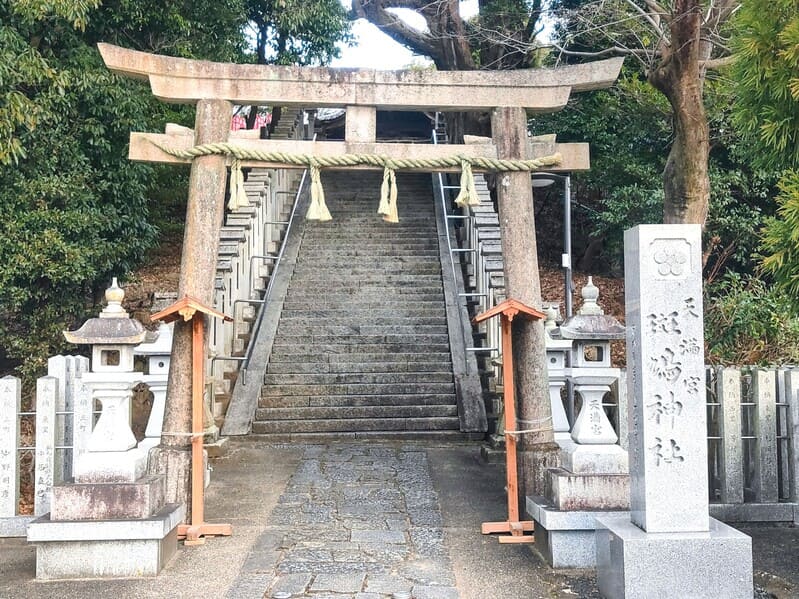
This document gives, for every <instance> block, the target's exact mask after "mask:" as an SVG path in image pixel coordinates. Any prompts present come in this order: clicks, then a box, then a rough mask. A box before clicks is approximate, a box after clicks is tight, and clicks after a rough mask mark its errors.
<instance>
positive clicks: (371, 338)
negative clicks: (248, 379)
mask: <svg viewBox="0 0 799 599" xmlns="http://www.w3.org/2000/svg"><path fill="white" fill-rule="evenodd" d="M276 339H279V340H280V344H281V345H307V344H309V343H311V344H316V345H331V344H338V345H354V346H359V345H377V344H381V343H382V344H387V345H394V344H404V343H411V344H414V345H421V344H424V343H430V344H434V345H448V344H449V335H447V334H442V335H436V334H426V333H424V332H418V333H416V332H411V333H405V334H387V335H300V334H297V335H291V334H287V333H281V332H280V329H278V336H277V337H276Z"/></svg>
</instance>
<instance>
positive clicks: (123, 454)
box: [73, 448, 147, 483]
mask: <svg viewBox="0 0 799 599" xmlns="http://www.w3.org/2000/svg"><path fill="white" fill-rule="evenodd" d="M146 470H147V452H146V451H144V450H143V449H139V448H133V449H129V450H128V451H99V452H87V453H84V454H82V455H80V456H79V457H78V459H77V460H76V463H75V468H74V470H73V476H74V478H75V482H76V483H132V482H135V481H137V480H139V479H140V478H141V477H142V475H144V472H145V471H146Z"/></svg>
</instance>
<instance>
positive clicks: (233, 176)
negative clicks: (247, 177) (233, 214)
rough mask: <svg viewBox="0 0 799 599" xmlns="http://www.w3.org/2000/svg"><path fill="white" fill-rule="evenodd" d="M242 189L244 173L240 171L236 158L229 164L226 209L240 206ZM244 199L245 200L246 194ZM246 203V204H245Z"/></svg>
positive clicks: (239, 164)
mask: <svg viewBox="0 0 799 599" xmlns="http://www.w3.org/2000/svg"><path fill="white" fill-rule="evenodd" d="M240 189H241V191H242V192H243V191H244V175H243V174H242V172H241V163H239V161H238V160H237V159H235V158H234V159H233V162H232V163H231V165H230V199H229V200H228V203H227V207H228V210H231V211H232V210H236V209H238V208H240V207H241V203H240V201H241V195H242V193H240V191H239V190H240ZM244 195H245V201H246V194H244ZM245 205H246V204H245Z"/></svg>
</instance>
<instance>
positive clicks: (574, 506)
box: [547, 468, 630, 511]
mask: <svg viewBox="0 0 799 599" xmlns="http://www.w3.org/2000/svg"><path fill="white" fill-rule="evenodd" d="M548 475H549V481H548V484H549V493H548V494H547V496H548V497H549V498H550V499H551V500H552V505H553V506H554V507H556V508H557V509H559V510H594V511H596V510H628V509H630V476H629V475H627V474H574V473H572V472H568V471H567V470H564V469H563V468H550V469H549V471H548Z"/></svg>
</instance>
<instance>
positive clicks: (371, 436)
mask: <svg viewBox="0 0 799 599" xmlns="http://www.w3.org/2000/svg"><path fill="white" fill-rule="evenodd" d="M484 437H485V434H484V433H462V432H460V431H456V430H446V431H356V432H335V433H331V432H325V433H273V434H255V433H251V434H250V435H248V436H247V438H248V439H250V440H251V441H253V442H259V441H261V442H268V443H331V442H340V441H357V440H361V441H396V442H403V441H425V442H428V443H459V444H460V443H470V442H478V441H482V440H483V438H484Z"/></svg>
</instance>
